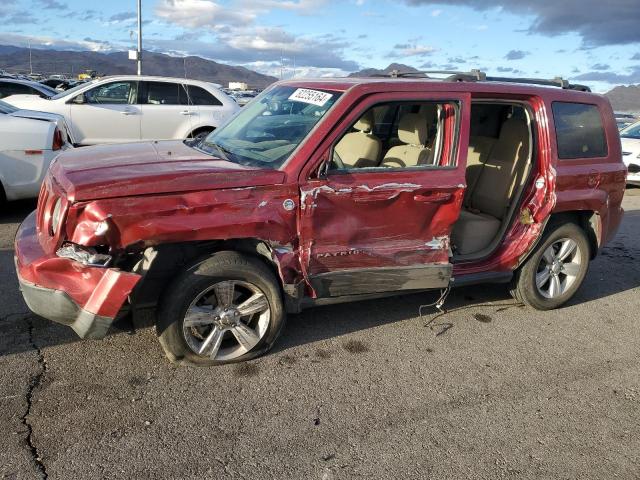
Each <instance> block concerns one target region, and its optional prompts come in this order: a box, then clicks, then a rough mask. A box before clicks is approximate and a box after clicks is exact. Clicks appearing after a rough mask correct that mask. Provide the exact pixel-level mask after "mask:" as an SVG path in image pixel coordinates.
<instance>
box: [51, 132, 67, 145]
mask: <svg viewBox="0 0 640 480" xmlns="http://www.w3.org/2000/svg"><path fill="white" fill-rule="evenodd" d="M63 145H64V141H63V140H62V132H61V131H60V129H59V128H58V127H56V129H55V130H54V132H53V145H51V150H60V149H61V148H62V146H63Z"/></svg>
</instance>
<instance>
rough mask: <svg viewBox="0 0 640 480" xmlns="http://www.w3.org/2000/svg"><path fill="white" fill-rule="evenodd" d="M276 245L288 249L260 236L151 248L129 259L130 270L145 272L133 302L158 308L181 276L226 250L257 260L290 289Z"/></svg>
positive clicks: (285, 269)
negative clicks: (172, 282)
mask: <svg viewBox="0 0 640 480" xmlns="http://www.w3.org/2000/svg"><path fill="white" fill-rule="evenodd" d="M276 248H278V249H280V248H284V249H288V247H277V246H275V245H273V244H272V243H271V242H269V241H268V240H264V239H259V238H238V239H227V240H212V241H193V242H180V243H169V244H160V245H155V246H152V247H148V248H147V249H145V250H143V251H141V252H139V253H138V255H137V256H136V258H135V259H134V261H131V260H129V262H130V263H129V269H130V270H131V271H133V272H136V273H139V274H141V275H142V279H141V280H140V282H139V283H138V285H137V286H136V289H135V290H134V291H133V292H132V294H131V297H132V300H131V304H132V305H133V306H134V308H154V307H155V306H156V305H157V304H158V301H159V300H160V298H161V296H162V294H163V292H164V291H165V289H166V288H167V287H168V285H169V284H170V283H171V281H172V280H173V279H174V278H175V277H176V276H177V275H179V274H180V273H182V272H183V271H185V270H187V269H189V268H191V267H193V266H194V265H196V264H197V263H199V262H202V261H203V260H204V259H206V258H208V257H210V256H211V255H213V254H214V253H217V252H222V251H235V252H239V253H242V254H244V255H247V256H250V257H252V258H255V259H257V260H258V261H260V262H261V263H263V264H264V265H265V266H267V268H269V270H270V271H271V272H272V273H273V274H274V276H275V277H276V279H277V281H278V284H279V286H280V289H281V292H282V293H285V292H288V291H289V290H290V287H289V288H288V285H287V282H288V279H287V278H286V275H287V271H288V270H289V268H288V267H287V266H286V265H285V264H284V263H285V262H284V261H283V260H282V258H281V257H280V256H279V255H278V252H276Z"/></svg>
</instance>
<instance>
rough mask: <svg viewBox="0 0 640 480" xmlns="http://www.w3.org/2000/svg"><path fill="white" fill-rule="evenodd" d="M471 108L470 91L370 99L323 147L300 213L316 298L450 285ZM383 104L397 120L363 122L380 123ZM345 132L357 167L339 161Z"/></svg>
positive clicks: (307, 265)
mask: <svg viewBox="0 0 640 480" xmlns="http://www.w3.org/2000/svg"><path fill="white" fill-rule="evenodd" d="M469 107H470V97H469V95H467V94H446V95H440V94H425V93H421V94H416V93H397V94H395V95H390V94H384V95H375V96H372V97H370V98H369V99H368V100H366V101H365V102H364V103H362V104H361V105H360V106H359V107H358V108H356V109H353V110H352V112H351V113H350V114H349V115H348V116H347V118H346V119H345V120H344V121H343V122H342V123H341V124H340V125H338V127H337V129H336V131H335V132H334V134H332V135H331V136H330V137H329V139H328V140H327V141H325V143H324V144H323V146H321V147H320V151H319V152H318V154H317V155H318V158H317V161H318V165H319V169H313V170H312V171H311V174H309V175H308V178H306V179H305V180H303V181H302V182H301V211H300V212H301V213H300V236H301V248H300V252H301V254H300V255H301V258H300V261H301V264H302V265H303V268H304V270H305V275H306V277H307V281H308V282H309V284H310V285H311V286H312V288H313V289H314V291H315V294H316V295H317V296H318V297H335V296H343V295H359V294H368V293H379V292H392V291H402V290H421V289H430V288H443V287H446V286H447V285H448V284H449V281H450V279H451V272H452V265H451V263H450V248H449V237H450V234H451V229H452V226H453V224H454V223H455V221H456V220H457V218H458V216H459V213H460V208H461V204H462V198H463V195H464V189H465V163H466V153H467V148H468V131H469ZM381 108H387V109H389V108H392V109H395V112H396V113H395V118H394V120H393V121H394V125H393V126H392V127H391V128H389V126H388V125H382V126H379V125H375V124H374V125H371V126H370V127H366V124H367V122H362V121H361V119H362V118H363V117H367V118H374V119H382V118H383V119H385V122H386V121H387V119H388V118H389V116H388V115H380V114H379V111H380V109H381ZM370 110H373V112H370ZM372 113H373V114H372ZM423 120H424V123H425V124H426V127H425V126H424V125H423ZM374 121H375V120H374ZM363 125H365V126H364V127H363ZM384 132H386V133H384ZM346 135H350V136H349V137H348V139H347V140H345V141H346V142H347V143H348V144H349V145H353V146H354V147H353V148H361V149H362V150H363V152H364V153H362V154H361V155H360V154H356V155H351V157H353V158H359V157H361V159H362V160H363V161H361V162H356V163H355V165H358V164H362V165H365V167H364V168H357V167H356V166H354V165H351V166H349V165H344V164H343V165H340V163H342V162H340V161H339V160H338V161H336V159H335V157H334V156H335V150H336V148H335V147H336V145H338V147H339V148H338V149H339V150H340V151H344V148H345V145H344V144H343V145H340V142H341V141H343V138H345V136H346ZM362 136H366V137H367V138H363V137H362ZM374 159H375V160H374ZM365 160H366V161H365ZM372 162H375V166H373V167H371V165H372Z"/></svg>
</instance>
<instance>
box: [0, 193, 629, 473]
mask: <svg viewBox="0 0 640 480" xmlns="http://www.w3.org/2000/svg"><path fill="white" fill-rule="evenodd" d="M624 206H625V209H626V211H627V213H626V216H625V219H624V222H623V225H622V227H621V230H620V232H619V234H618V236H617V237H616V239H615V241H614V242H613V243H612V244H610V245H609V246H608V247H607V248H606V249H605V250H604V252H603V254H602V255H601V256H600V257H598V258H597V259H596V260H595V261H594V262H592V264H591V268H590V271H589V274H588V277H587V279H586V281H585V284H584V286H583V288H582V289H581V290H580V291H579V293H578V294H577V295H576V297H575V298H574V299H573V301H571V303H570V304H569V305H567V306H565V307H564V308H561V309H559V310H556V311H551V312H538V311H535V310H533V309H531V308H527V307H523V306H521V305H518V304H517V303H515V302H514V301H513V300H512V299H511V297H509V295H508V293H507V291H506V289H505V288H504V287H503V286H479V287H469V288H462V289H457V290H454V291H453V292H452V294H451V295H450V297H449V299H448V300H447V303H446V308H447V309H448V313H447V314H445V315H438V314H437V312H436V311H435V310H433V309H430V308H429V309H427V310H426V311H425V312H423V313H424V316H422V317H421V316H420V315H419V313H418V310H419V307H420V305H422V304H427V303H431V302H433V301H434V300H435V299H436V298H437V294H436V293H434V292H430V293H424V294H417V295H408V296H402V297H394V298H387V299H384V300H376V301H369V302H360V303H354V304H344V305H337V306H327V307H321V308H317V309H314V310H308V311H305V312H303V313H302V314H300V315H293V316H290V317H289V319H288V324H287V325H286V327H285V331H284V333H283V336H282V338H281V339H280V341H279V342H278V344H277V346H276V348H275V350H274V351H272V352H271V353H270V354H268V355H267V356H265V357H263V358H260V359H257V360H254V361H252V362H248V363H242V364H236V365H230V366H224V367H217V368H187V367H175V366H173V365H171V364H169V363H168V361H167V360H166V359H165V358H164V356H163V354H162V352H161V349H160V346H159V345H158V343H157V340H156V338H155V332H154V331H153V329H152V328H146V329H141V330H134V328H133V326H132V325H130V324H126V323H123V324H121V325H119V326H118V327H119V328H118V329H114V330H113V332H111V334H110V335H109V336H108V337H107V338H106V339H104V340H101V341H80V340H79V339H78V338H77V337H76V336H75V334H74V333H73V332H72V331H70V330H68V329H66V328H64V327H61V326H58V325H56V324H53V323H51V322H48V321H46V320H43V319H41V318H38V317H36V316H34V315H31V314H30V313H29V312H28V310H27V308H26V306H25V305H24V303H23V301H22V299H21V297H20V294H19V291H18V284H17V281H16V278H15V273H14V268H13V237H14V234H15V231H16V228H17V226H18V223H19V222H20V221H21V220H22V219H23V218H24V217H25V216H26V215H27V214H28V213H29V212H30V211H31V210H32V209H33V208H35V202H20V203H14V204H11V205H9V207H7V208H6V211H5V212H4V213H0V300H1V301H0V432H2V435H0V477H2V478H8V479H34V478H35V479H37V478H45V477H48V478H50V479H74V478H77V479H80V478H91V479H98V478H122V479H130V478H153V479H155V478H198V479H222V478H246V479H267V478H273V479H322V480H330V479H348V478H368V479H371V478H375V479H412V478H416V479H424V478H434V479H441V478H455V479H459V478H474V479H475V478H479V479H482V478H487V479H491V478H503V477H513V478H554V479H558V478H567V479H570V478H571V479H573V478H594V479H596V478H597V479H611V478H624V479H628V478H640V325H639V323H640V314H639V312H638V310H639V308H638V307H639V306H640V297H639V294H640V248H639V242H638V239H639V238H640V189H630V190H628V191H627V195H626V197H625V200H624Z"/></svg>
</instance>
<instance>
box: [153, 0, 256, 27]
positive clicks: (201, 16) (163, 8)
mask: <svg viewBox="0 0 640 480" xmlns="http://www.w3.org/2000/svg"><path fill="white" fill-rule="evenodd" d="M156 15H158V17H160V18H161V19H163V20H165V21H166V22H169V23H173V24H176V25H180V26H182V27H186V28H211V29H215V27H216V26H217V25H221V24H226V25H246V24H247V23H251V22H253V21H254V20H255V18H256V14H255V12H253V11H251V10H248V9H236V8H227V7H223V6H221V5H219V4H217V3H215V2H212V1H209V0H162V1H161V2H160V4H159V5H158V6H157V7H156Z"/></svg>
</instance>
